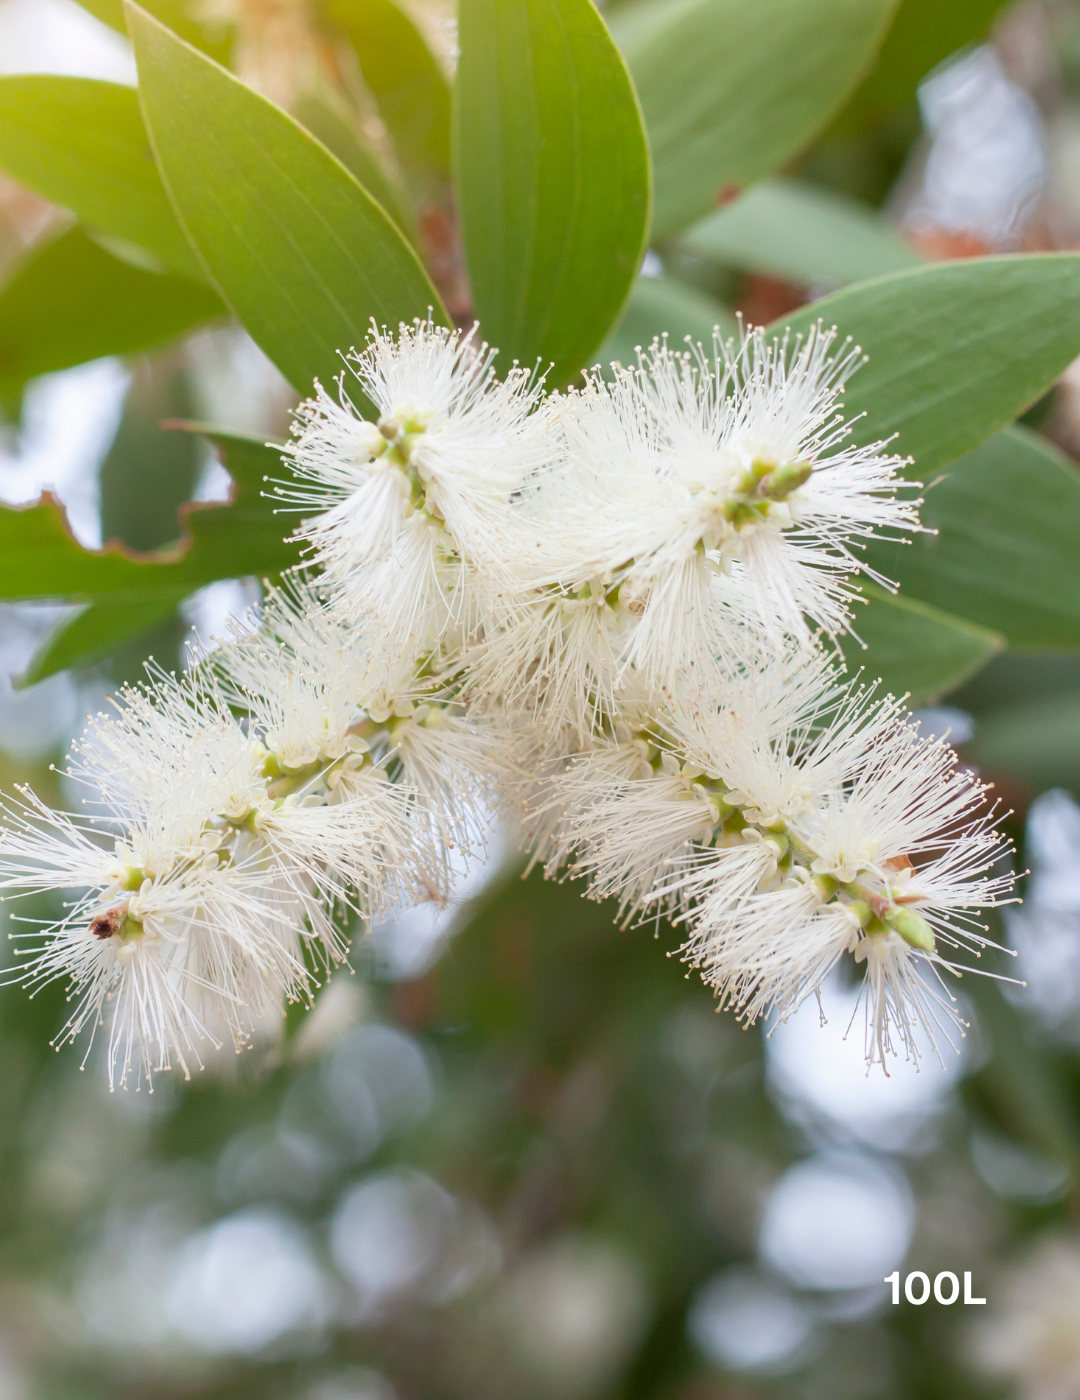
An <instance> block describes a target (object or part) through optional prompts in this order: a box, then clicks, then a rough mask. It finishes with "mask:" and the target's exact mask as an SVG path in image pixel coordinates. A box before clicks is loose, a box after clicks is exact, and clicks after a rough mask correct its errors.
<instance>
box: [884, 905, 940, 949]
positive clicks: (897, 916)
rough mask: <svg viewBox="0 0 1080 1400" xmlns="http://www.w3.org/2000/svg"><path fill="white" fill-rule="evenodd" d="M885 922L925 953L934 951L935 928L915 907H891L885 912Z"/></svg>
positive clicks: (907, 941) (906, 940)
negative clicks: (917, 912)
mask: <svg viewBox="0 0 1080 1400" xmlns="http://www.w3.org/2000/svg"><path fill="white" fill-rule="evenodd" d="M885 922H886V923H887V924H888V925H889V927H890V928H892V929H895V930H896V932H897V933H898V934H899V935H900V937H901V938H902V939H903V940H904V942H905V943H910V944H911V946H912V947H913V948H921V949H922V950H923V952H924V953H932V952H933V951H934V930H933V929H932V928H931V927H930V925H929V924H928V923H927V922H926V920H925V919H924V918H923V916H922V915H921V914H916V912H915V910H914V909H905V908H903V907H899V906H898V907H894V908H892V909H889V910H887V911H886V913H885Z"/></svg>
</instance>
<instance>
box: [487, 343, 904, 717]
mask: <svg viewBox="0 0 1080 1400" xmlns="http://www.w3.org/2000/svg"><path fill="white" fill-rule="evenodd" d="M834 340H835V332H833V331H826V330H823V329H821V328H820V327H816V328H812V329H811V330H810V332H809V333H808V334H807V335H806V336H799V337H795V338H794V339H791V338H789V337H788V336H784V337H783V338H782V339H779V340H777V339H772V340H770V339H769V338H767V336H766V333H765V332H764V331H761V330H758V331H753V332H750V333H746V334H743V335H742V336H741V338H740V340H739V341H738V342H737V343H736V342H731V343H727V344H725V343H723V342H721V341H720V340H719V338H718V339H717V340H716V343H715V345H714V356H713V358H712V359H707V358H706V357H705V355H704V353H703V352H702V351H701V350H700V349H698V350H697V351H694V352H675V351H674V350H672V349H670V348H669V347H668V345H667V343H666V342H663V343H661V342H655V343H654V344H653V346H652V348H651V350H650V351H648V352H647V353H645V354H643V355H642V356H641V358H640V363H639V364H638V365H637V366H636V367H631V368H617V369H616V370H615V377H614V381H613V382H607V381H605V380H604V379H603V378H602V377H601V376H600V374H599V372H598V371H597V372H593V373H592V374H591V375H590V376H589V377H588V379H587V383H586V385H585V386H584V388H582V389H581V390H577V391H572V392H570V393H567V394H566V395H563V396H553V397H552V399H551V400H550V402H549V405H548V408H547V412H546V418H547V427H548V432H549V433H550V435H551V449H550V453H549V460H548V461H547V463H546V464H545V465H544V467H543V468H542V469H541V470H540V471H538V472H536V473H535V474H534V475H533V477H532V478H531V480H530V483H529V488H528V490H527V491H525V492H523V493H522V495H521V498H520V502H519V510H520V512H521V514H522V515H523V516H524V517H525V518H526V520H527V521H528V525H529V531H528V535H529V538H528V542H527V544H526V546H525V547H524V548H523V549H521V550H520V551H519V554H518V558H517V559H516V561H515V567H516V573H517V578H518V583H519V585H520V587H521V589H522V598H523V602H524V605H525V606H528V607H529V608H531V609H532V610H533V611H534V612H535V613H538V614H539V615H540V617H541V618H542V619H543V622H541V621H539V620H537V619H536V618H534V619H532V621H531V622H530V623H529V624H528V628H531V631H532V633H534V634H535V636H536V639H537V640H536V643H535V644H534V648H533V652H534V656H535V657H536V662H537V665H538V666H539V667H540V668H541V670H549V669H551V667H550V662H549V658H552V657H555V656H558V655H559V654H560V653H562V654H565V655H567V658H568V660H569V661H570V663H571V665H573V666H574V667H575V670H574V674H575V675H577V676H578V677H580V678H581V681H582V685H581V689H582V690H588V689H589V687H590V686H593V687H596V686H598V685H599V686H600V687H601V688H602V686H603V685H604V684H605V680H604V679H603V678H605V677H607V676H609V675H610V671H611V668H612V661H611V653H612V652H614V653H616V655H617V659H618V662H619V663H620V664H621V665H622V666H623V667H625V666H628V665H629V666H634V667H636V668H637V669H638V670H639V671H641V672H642V673H643V674H644V675H645V676H646V677H647V678H648V679H649V680H650V681H651V682H652V683H654V684H655V685H657V686H658V687H661V688H669V689H670V688H671V687H672V685H673V683H674V680H675V678H676V677H678V676H679V675H680V673H682V672H685V671H686V670H687V669H688V668H690V669H691V670H693V669H694V668H696V669H697V670H698V671H699V672H707V671H708V670H709V668H710V665H711V663H712V661H713V660H714V659H715V658H716V657H717V656H726V655H728V654H729V653H730V652H731V651H732V650H733V649H734V650H738V648H739V645H740V639H741V637H742V635H743V634H744V633H745V627H746V625H747V624H748V623H749V624H751V625H752V626H753V627H754V628H755V629H756V630H758V631H759V632H762V633H764V635H765V636H766V637H767V638H768V640H769V642H770V645H773V646H776V645H778V644H780V643H781V641H782V639H783V637H784V636H795V637H798V638H806V637H807V636H808V630H807V629H808V626H811V625H815V626H818V627H821V628H824V629H825V630H826V631H827V632H829V633H831V634H835V633H837V632H840V631H843V630H844V629H845V628H846V627H847V625H848V615H849V600H850V597H851V585H850V577H849V576H850V575H851V574H853V573H856V572H858V571H859V570H860V568H862V567H863V566H862V564H861V561H860V559H859V558H858V556H857V555H856V554H855V553H853V548H854V547H855V546H856V545H858V544H859V543H860V542H861V541H862V540H864V539H866V538H870V537H874V536H877V535H878V534H879V533H880V532H881V531H882V530H888V529H896V528H910V527H912V526H916V525H917V516H916V512H915V507H916V505H917V502H916V501H913V500H903V499H900V497H899V496H898V485H900V486H904V485H905V483H898V482H897V480H896V476H897V472H898V470H899V468H900V467H901V466H902V465H903V459H901V458H899V457H896V456H892V455H889V454H887V453H886V452H885V451H884V448H885V446H886V444H885V443H882V442H875V443H871V444H869V445H868V446H856V445H854V444H852V443H851V442H850V434H851V426H850V424H847V423H845V422H844V419H843V415H842V413H840V412H839V411H838V410H839V407H840V404H839V399H840V395H841V393H842V392H843V385H844V380H845V379H846V377H847V376H848V375H849V374H850V373H852V372H853V371H854V370H855V369H856V368H857V366H858V363H859V360H860V351H859V350H858V349H857V347H851V346H849V345H846V344H845V345H844V346H843V347H841V349H840V351H839V353H838V354H835V355H834V354H833V348H834ZM605 606H606V608H607V609H608V610H610V612H611V614H613V616H612V617H611V618H606V619H605V620H604V621H603V622H602V623H598V622H597V621H596V620H595V615H594V616H593V620H592V622H591V627H590V628H589V635H590V637H591V638H592V639H594V641H595V643H596V646H595V651H594V654H593V655H592V656H584V657H581V656H580V655H579V654H580V653H581V652H582V650H583V648H582V646H581V643H580V642H578V641H577V640H576V638H573V637H572V636H571V635H570V634H571V633H572V624H570V623H568V620H567V618H568V614H569V615H570V616H571V617H572V616H573V609H575V608H583V609H586V610H593V612H594V614H595V612H603V610H604V608H605ZM544 623H546V628H545V626H544ZM528 628H527V629H526V631H523V630H522V628H521V627H520V626H517V625H515V626H512V627H509V628H507V629H506V632H505V635H504V636H503V637H501V638H499V639H496V645H500V644H501V645H502V646H504V647H505V648H506V650H507V653H508V660H507V661H506V663H505V664H504V666H503V669H502V671H501V672H499V671H495V672H493V673H492V675H493V677H500V678H501V676H502V675H504V674H507V673H511V672H512V671H513V670H514V668H515V667H516V668H518V669H523V667H522V648H523V642H524V638H525V637H526V636H527V635H528ZM597 677H599V678H600V679H599V680H598V679H597ZM607 683H608V684H610V682H607Z"/></svg>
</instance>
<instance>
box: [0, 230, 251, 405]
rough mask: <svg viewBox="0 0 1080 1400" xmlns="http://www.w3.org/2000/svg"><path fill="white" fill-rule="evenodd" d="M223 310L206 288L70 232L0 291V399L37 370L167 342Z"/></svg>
mask: <svg viewBox="0 0 1080 1400" xmlns="http://www.w3.org/2000/svg"><path fill="white" fill-rule="evenodd" d="M223 313H224V307H223V306H222V304H221V302H220V301H219V300H218V298H217V296H216V295H215V294H214V293H213V292H212V291H211V290H210V288H209V287H207V286H205V285H200V284H199V283H197V282H188V281H185V280H182V279H181V278H179V277H163V276H160V275H159V274H158V273H155V272H146V271H144V270H143V269H142V268H138V267H132V266H131V264H130V263H127V262H122V261H121V260H120V259H119V258H114V257H113V256H112V254H111V253H107V252H106V251H105V250H104V249H103V248H101V247H99V246H98V245H97V244H96V243H95V242H94V241H93V239H91V238H88V237H87V236H86V234H85V233H83V232H82V230H81V229H79V228H72V229H69V230H68V232H66V233H63V234H61V235H60V237H59V238H57V239H55V240H54V241H53V242H52V243H49V244H47V245H45V247H43V248H41V249H40V251H37V252H36V253H35V254H34V255H32V257H31V259H30V261H29V262H27V263H25V264H24V265H23V267H22V269H21V271H19V272H17V273H16V275H15V277H14V278H13V279H12V280H11V281H10V282H9V283H8V284H7V286H6V287H5V288H4V289H3V291H2V292H0V397H3V399H4V400H5V401H6V402H9V403H11V402H16V401H17V398H18V394H19V392H20V390H21V389H22V386H23V385H24V384H25V383H26V381H27V380H28V379H33V378H34V377H35V375H39V374H48V373H51V372H52V371H53V370H58V369H67V368H69V367H70V366H71V365H78V364H82V363H83V362H84V361H86V360H96V359H98V358H100V357H101V356H102V355H128V354H131V353H132V352H134V351H136V350H145V349H148V348H149V347H151V346H154V345H160V344H162V343H163V342H164V341H168V340H172V339H174V337H176V336H179V335H182V334H183V333H184V332H185V331H188V330H191V329H192V328H193V327H194V326H198V325H201V324H202V323H203V322H205V321H209V320H211V319H213V318H214V317H215V316H220V315H222V314H223Z"/></svg>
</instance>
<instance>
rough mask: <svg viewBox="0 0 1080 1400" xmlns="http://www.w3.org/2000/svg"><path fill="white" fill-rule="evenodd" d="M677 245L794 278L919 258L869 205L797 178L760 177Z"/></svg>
mask: <svg viewBox="0 0 1080 1400" xmlns="http://www.w3.org/2000/svg"><path fill="white" fill-rule="evenodd" d="M680 245H681V246H682V247H683V248H686V249H687V250H688V251H689V252H692V253H696V254H697V255H698V256H699V257H703V258H712V259H714V260H715V261H717V262H721V263H725V264H727V265H728V266H729V267H738V268H742V269H744V270H746V271H751V272H769V273H772V274H773V275H774V276H777V277H787V278H790V279H791V280H792V281H794V282H859V281H862V280H863V279H864V278H867V277H882V276H884V275H885V274H886V273H889V272H901V271H903V270H904V269H905V268H909V267H918V266H920V265H921V263H922V259H921V258H920V257H919V255H918V254H917V253H915V252H913V251H912V250H911V249H910V248H908V247H907V246H906V245H905V244H904V243H902V242H901V241H900V238H899V237H898V236H897V234H896V233H894V232H893V230H892V229H891V228H890V227H889V225H888V224H887V223H886V222H885V220H884V219H883V218H882V217H881V215H880V214H878V212H877V211H876V210H874V209H871V208H869V207H868V206H866V205H863V204H860V203H859V202H858V201H857V200H854V199H849V198H847V196H845V195H839V194H834V193H833V192H832V191H830V190H823V189H821V188H819V187H816V186H814V185H807V184H802V183H800V182H799V181H797V180H762V181H761V183H760V184H758V185H755V186H754V187H753V189H750V190H747V192H746V193H745V194H744V195H743V196H742V197H741V198H740V199H738V200H736V201H735V203H734V204H730V205H727V206H726V207H725V208H723V209H717V210H716V212H715V213H712V214H708V215H706V217H705V218H704V219H702V220H701V222H700V223H697V224H695V225H694V226H693V228H691V229H689V230H688V231H687V233H686V234H685V235H684V236H683V238H682V239H681V240H680Z"/></svg>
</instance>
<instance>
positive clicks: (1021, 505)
mask: <svg viewBox="0 0 1080 1400" xmlns="http://www.w3.org/2000/svg"><path fill="white" fill-rule="evenodd" d="M920 515H921V518H922V521H923V524H924V525H927V526H929V527H931V528H933V529H936V530H937V532H938V533H937V534H936V535H916V536H915V537H914V539H913V540H912V542H911V544H909V545H886V544H876V545H874V546H873V547H872V549H871V551H870V558H871V559H872V561H873V564H874V567H875V568H877V569H879V570H880V571H881V572H882V573H884V574H886V575H887V576H888V577H889V578H891V579H895V580H897V581H898V582H899V583H900V585H901V592H902V596H904V597H914V598H920V599H922V600H924V601H925V602H927V603H933V604H935V605H936V606H938V607H942V608H948V609H949V611H950V612H954V613H958V614H959V615H960V616H961V617H966V618H969V619H970V620H971V621H972V622H977V623H980V624H981V625H982V626H984V627H992V628H993V629H994V630H995V631H998V632H1001V633H1003V634H1004V635H1005V637H1006V638H1007V639H1008V643H1009V646H1010V647H1011V648H1014V649H1021V650H1025V651H1040V650H1043V651H1045V650H1050V649H1053V648H1066V649H1077V648H1080V548H1078V546H1077V541H1078V540H1080V474H1078V473H1077V470H1076V468H1075V467H1074V466H1073V464H1072V463H1071V462H1070V461H1068V459H1067V458H1065V457H1064V456H1063V455H1062V454H1061V453H1060V452H1058V451H1057V450H1056V449H1055V448H1054V447H1052V446H1051V445H1050V444H1049V443H1048V442H1046V440H1045V439H1043V438H1040V437H1038V436H1036V434H1035V433H1032V432H1029V431H1028V430H1027V429H1026V428H1022V427H1014V428H1007V429H1006V430H1005V431H1004V432H1002V433H998V434H996V435H995V436H994V437H992V438H990V439H989V440H988V441H987V442H984V443H983V444H982V446H981V447H977V448H976V449H975V451H974V452H971V453H969V454H968V455H967V456H966V457H962V458H961V459H960V460H959V461H958V462H954V463H953V464H952V465H951V466H949V467H947V468H946V469H945V471H944V472H943V473H942V475H941V477H940V478H939V479H938V480H937V481H935V482H934V483H933V485H932V487H931V489H930V490H928V491H927V493H926V503H925V505H924V506H923V507H922V509H921V511H920Z"/></svg>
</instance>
